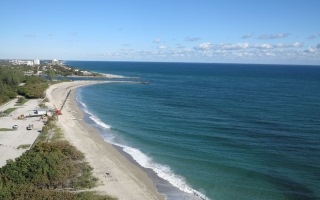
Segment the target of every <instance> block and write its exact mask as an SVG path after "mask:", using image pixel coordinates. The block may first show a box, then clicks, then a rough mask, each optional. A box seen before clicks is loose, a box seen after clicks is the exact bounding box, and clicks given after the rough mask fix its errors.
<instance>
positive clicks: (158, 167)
mask: <svg viewBox="0 0 320 200" xmlns="http://www.w3.org/2000/svg"><path fill="white" fill-rule="evenodd" d="M77 101H78V102H79V103H80V104H81V106H82V107H83V111H84V112H85V113H87V114H89V116H90V117H89V118H90V119H91V120H93V121H94V122H95V123H96V124H97V125H99V126H101V127H103V128H106V129H110V128H111V126H109V125H107V124H105V123H104V122H102V121H101V120H100V119H99V118H98V117H97V116H95V115H94V114H92V113H91V112H90V111H89V110H88V107H87V105H86V104H85V103H83V102H81V101H80V100H78V98H77ZM105 139H107V138H105ZM113 139H114V138H113ZM113 139H110V138H109V139H108V140H106V141H107V142H109V143H112V144H114V145H116V146H119V147H122V148H123V151H124V152H126V153H128V154H129V155H130V156H131V157H132V158H133V159H134V160H135V161H136V162H137V163H139V165H141V166H142V167H144V168H148V169H152V170H153V171H154V172H155V173H156V174H157V175H158V176H159V177H160V178H162V179H164V180H167V181H168V182H169V183H170V184H172V185H173V186H175V187H176V188H178V189H179V190H181V191H183V192H186V193H189V194H193V195H194V196H196V197H199V199H203V200H209V198H208V197H206V196H205V195H204V194H202V193H201V192H199V191H197V190H195V189H192V188H191V187H190V186H189V185H188V184H187V183H186V181H185V179H184V178H183V177H182V176H178V175H176V174H174V173H173V172H172V170H171V169H170V167H169V166H166V165H162V164H158V163H155V162H153V160H152V158H150V157H149V156H147V155H146V154H144V153H143V152H141V151H140V150H139V149H136V148H133V147H129V146H125V145H122V144H119V143H115V142H114V140H113Z"/></svg>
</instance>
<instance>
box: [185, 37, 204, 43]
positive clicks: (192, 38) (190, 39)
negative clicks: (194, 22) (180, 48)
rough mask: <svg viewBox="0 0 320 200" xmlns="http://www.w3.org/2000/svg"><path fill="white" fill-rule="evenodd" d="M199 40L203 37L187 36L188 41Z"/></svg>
mask: <svg viewBox="0 0 320 200" xmlns="http://www.w3.org/2000/svg"><path fill="white" fill-rule="evenodd" d="M198 40H201V38H199V37H186V38H185V41H188V42H194V41H198Z"/></svg>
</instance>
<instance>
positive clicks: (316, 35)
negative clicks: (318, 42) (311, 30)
mask: <svg viewBox="0 0 320 200" xmlns="http://www.w3.org/2000/svg"><path fill="white" fill-rule="evenodd" d="M318 37H320V32H319V33H315V34H312V35H310V36H309V37H308V39H311V40H312V39H315V38H318Z"/></svg>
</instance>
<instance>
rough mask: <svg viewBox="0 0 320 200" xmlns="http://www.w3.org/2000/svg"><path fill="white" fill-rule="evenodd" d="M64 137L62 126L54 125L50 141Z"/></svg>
mask: <svg viewBox="0 0 320 200" xmlns="http://www.w3.org/2000/svg"><path fill="white" fill-rule="evenodd" d="M62 138H63V132H62V130H61V128H60V127H58V126H57V125H54V127H53V135H52V136H51V139H50V141H51V142H56V141H58V140H61V139H62Z"/></svg>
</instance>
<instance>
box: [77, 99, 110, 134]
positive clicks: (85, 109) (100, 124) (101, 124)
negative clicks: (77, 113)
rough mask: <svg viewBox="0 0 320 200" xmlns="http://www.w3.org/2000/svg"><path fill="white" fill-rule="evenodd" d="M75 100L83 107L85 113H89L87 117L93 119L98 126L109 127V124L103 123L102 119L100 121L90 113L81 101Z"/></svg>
mask: <svg viewBox="0 0 320 200" xmlns="http://www.w3.org/2000/svg"><path fill="white" fill-rule="evenodd" d="M77 101H78V102H79V103H80V104H81V106H82V107H83V112H85V113H87V114H88V115H89V118H90V119H91V120H92V121H94V122H95V123H96V124H97V125H98V126H101V127H102V128H105V129H111V126H109V125H108V124H105V123H104V122H103V121H101V120H100V119H99V118H98V117H97V116H95V115H94V114H92V113H91V112H90V111H89V110H88V107H87V105H86V104H85V103H83V102H81V101H80V100H78V98H77Z"/></svg>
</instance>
